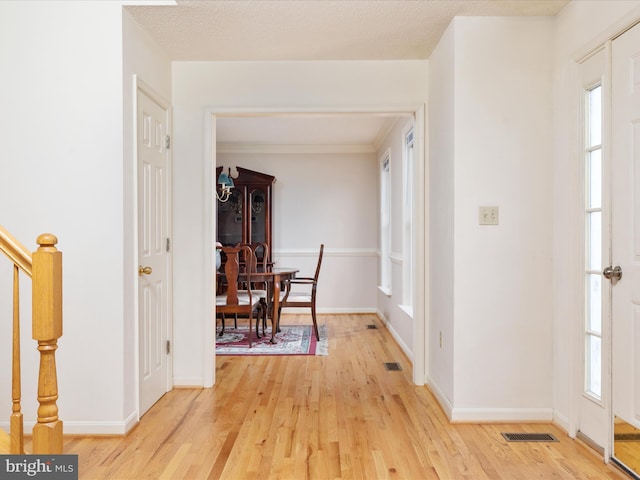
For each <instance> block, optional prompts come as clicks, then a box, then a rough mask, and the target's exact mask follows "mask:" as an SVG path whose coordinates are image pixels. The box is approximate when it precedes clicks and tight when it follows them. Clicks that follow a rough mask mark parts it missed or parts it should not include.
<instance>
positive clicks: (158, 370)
mask: <svg viewBox="0 0 640 480" xmlns="http://www.w3.org/2000/svg"><path fill="white" fill-rule="evenodd" d="M137 108H138V112H137V124H138V125H137V127H138V130H137V131H138V133H137V140H138V262H139V265H138V266H137V267H138V279H139V285H138V301H139V307H138V308H139V319H138V322H139V325H138V335H139V336H138V341H139V346H138V349H139V388H140V400H139V401H140V404H139V411H140V415H143V414H144V413H145V412H146V411H147V410H148V409H149V408H150V407H151V406H152V405H153V404H154V403H155V402H156V401H157V400H158V399H159V398H160V397H162V395H164V394H165V393H166V392H167V391H168V390H169V388H170V381H169V375H168V371H169V368H168V355H169V348H168V342H169V337H168V331H169V329H168V322H169V312H170V309H169V298H170V291H169V288H168V286H169V260H170V257H169V253H168V250H169V234H168V231H169V230H168V229H169V215H168V212H169V202H168V200H169V198H168V192H169V189H168V187H167V185H168V182H169V176H168V174H169V168H168V165H169V155H168V150H167V144H166V142H168V136H167V125H168V120H167V119H168V115H167V109H166V108H164V107H162V106H161V105H160V104H158V103H157V102H156V101H155V100H154V99H153V98H151V97H150V96H149V95H147V94H146V93H145V92H144V91H143V90H141V89H138V107H137Z"/></svg>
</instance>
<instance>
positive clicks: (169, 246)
mask: <svg viewBox="0 0 640 480" xmlns="http://www.w3.org/2000/svg"><path fill="white" fill-rule="evenodd" d="M170 250H171V239H170V238H167V252H169V251H170Z"/></svg>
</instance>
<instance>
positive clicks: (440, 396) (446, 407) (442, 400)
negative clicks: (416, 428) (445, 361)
mask: <svg viewBox="0 0 640 480" xmlns="http://www.w3.org/2000/svg"><path fill="white" fill-rule="evenodd" d="M427 385H428V386H429V390H431V393H432V394H433V396H434V397H436V400H437V402H438V403H439V404H440V407H441V408H442V410H443V411H444V414H445V415H446V416H447V418H448V419H449V421H451V417H452V412H453V405H452V404H451V402H450V401H449V399H448V398H447V397H446V395H445V394H444V393H443V392H442V390H441V389H440V388H439V387H438V385H437V384H436V383H435V382H434V381H433V379H432V378H430V377H427Z"/></svg>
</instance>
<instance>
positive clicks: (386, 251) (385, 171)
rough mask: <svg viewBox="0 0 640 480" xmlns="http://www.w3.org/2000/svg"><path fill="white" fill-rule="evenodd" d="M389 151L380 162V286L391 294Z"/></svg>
mask: <svg viewBox="0 0 640 480" xmlns="http://www.w3.org/2000/svg"><path fill="white" fill-rule="evenodd" d="M390 155H391V153H390V152H387V153H385V154H384V156H383V157H382V161H381V163H380V287H381V288H382V290H383V291H384V292H385V293H387V294H391V172H390V171H389V163H390Z"/></svg>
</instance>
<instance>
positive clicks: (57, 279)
mask: <svg viewBox="0 0 640 480" xmlns="http://www.w3.org/2000/svg"><path fill="white" fill-rule="evenodd" d="M37 242H38V245H40V247H38V250H36V251H35V252H34V253H33V274H32V285H33V306H32V316H33V325H32V329H33V339H34V340H36V341H37V342H38V351H39V352H40V372H39V376H38V402H39V403H40V406H39V407H38V421H37V423H36V425H35V426H34V427H33V453H38V454H42V453H51V454H56V453H62V421H61V420H59V419H58V405H57V404H56V401H57V400H58V378H57V373H56V357H55V352H56V349H57V348H58V338H60V337H61V336H62V252H59V251H58V250H57V249H56V247H55V245H56V243H58V239H57V238H56V237H55V236H54V235H51V234H49V233H44V234H42V235H40V236H39V237H38V239H37Z"/></svg>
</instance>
